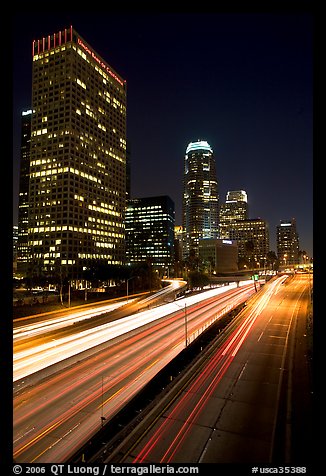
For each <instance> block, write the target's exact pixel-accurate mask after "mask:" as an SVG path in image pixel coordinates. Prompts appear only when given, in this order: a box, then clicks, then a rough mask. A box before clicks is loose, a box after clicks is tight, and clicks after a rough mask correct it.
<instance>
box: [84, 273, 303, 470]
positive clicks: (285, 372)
mask: <svg viewBox="0 0 326 476" xmlns="http://www.w3.org/2000/svg"><path fill="white" fill-rule="evenodd" d="M310 279H311V277H310V276H308V275H295V276H294V277H292V278H287V279H286V281H285V277H284V276H281V277H277V278H275V279H273V280H272V281H270V282H269V283H268V284H266V285H265V286H264V288H263V289H262V290H261V291H260V292H259V293H258V294H257V295H256V296H255V297H254V298H253V299H251V300H250V301H249V303H248V305H247V307H246V308H245V309H244V310H243V311H242V312H241V313H240V315H239V316H238V317H237V318H236V319H235V322H233V321H232V323H231V325H230V326H229V327H230V328H229V330H228V332H226V333H225V334H224V335H222V336H220V337H218V338H217V339H216V342H215V344H214V346H213V347H212V348H210V349H209V350H208V351H207V352H206V353H204V355H201V356H200V358H199V359H198V360H197V362H196V364H193V365H192V367H191V369H190V370H189V371H188V372H187V373H186V374H185V375H183V376H182V377H181V378H180V381H179V382H178V383H176V384H174V385H173V386H172V388H171V389H170V390H169V391H168V392H167V393H165V394H164V395H162V398H160V400H159V403H158V404H157V405H156V406H155V407H154V408H152V409H151V410H150V411H149V412H148V414H147V415H145V416H144V417H143V420H142V422H141V423H140V424H139V425H138V426H137V427H136V428H134V429H133V430H132V431H131V432H130V433H129V435H128V437H127V438H126V439H125V440H124V441H123V443H121V444H120V445H119V446H118V447H117V448H116V449H115V450H114V451H113V452H111V453H108V454H106V453H103V450H102V453H100V454H98V455H97V457H96V458H95V459H93V461H103V462H115V463H117V462H119V463H134V464H135V463H254V464H257V463H270V462H273V461H274V459H275V458H277V457H279V454H278V456H277V455H276V447H277V444H276V442H278V441H279V440H281V446H282V448H281V453H282V455H281V462H283V463H284V462H288V463H289V462H291V454H292V453H291V451H292V446H293V444H292V440H293V439H294V435H292V431H293V430H292V424H293V425H296V427H300V424H299V425H298V422H297V423H295V422H292V424H291V418H290V416H291V414H292V406H293V402H295V401H297V400H299V399H300V395H301V394H302V393H304V392H307V389H306V387H302V388H300V384H298V387H297V391H298V392H297V394H296V395H292V391H293V388H292V381H293V380H294V379H293V368H295V365H294V355H295V354H294V352H295V351H294V349H297V346H296V338H297V337H296V329H297V327H298V328H299V329H300V332H301V333H302V334H301V335H300V336H299V337H298V338H299V339H301V340H302V339H304V338H305V334H304V332H305V324H304V322H305V319H306V315H307V308H308V303H309V301H310V297H309V296H310V288H311V282H310ZM299 324H300V326H299ZM298 352H299V351H298ZM302 357H303V355H302V356H301V358H302ZM296 372H297V373H296V376H297V380H299V381H300V379H301V377H302V375H301V374H300V372H303V369H302V370H301V369H297V370H296ZM284 389H285V390H284ZM308 393H309V392H308ZM301 410H302V408H301ZM304 410H306V409H304ZM281 413H283V414H284V417H283V420H282V421H281V420H280V414H281ZM299 413H300V412H299ZM303 413H305V411H304V412H302V413H301V415H299V416H298V418H299V419H300V418H303V421H305V417H304V415H303ZM301 426H302V424H301ZM301 430H302V433H300V435H297V436H296V437H297V439H303V441H305V442H306V443H307V442H309V439H310V440H311V437H312V432H311V428H310V432H309V426H308V427H307V428H303V429H301ZM301 447H304V445H303V443H302V442H301ZM279 450H280V449H279V448H278V450H277V451H279ZM105 451H106V450H105ZM306 451H308V445H307V446H306ZM282 458H283V459H282ZM301 458H303V459H304V456H303V455H301ZM292 462H293V460H292ZM310 462H311V461H310Z"/></svg>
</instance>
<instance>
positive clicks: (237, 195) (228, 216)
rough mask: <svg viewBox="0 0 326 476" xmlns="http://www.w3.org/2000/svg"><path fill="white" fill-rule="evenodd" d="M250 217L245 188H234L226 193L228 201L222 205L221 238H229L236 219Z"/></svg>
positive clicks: (220, 218)
mask: <svg viewBox="0 0 326 476" xmlns="http://www.w3.org/2000/svg"><path fill="white" fill-rule="evenodd" d="M247 219H248V200H247V193H246V192H245V191H244V190H233V191H229V192H227V194H226V201H225V203H222V204H221V206H220V217H219V224H220V228H219V231H220V238H223V239H229V238H230V230H231V229H232V226H233V224H234V222H235V221H237V220H247Z"/></svg>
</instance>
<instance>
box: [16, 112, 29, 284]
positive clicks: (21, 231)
mask: <svg viewBox="0 0 326 476" xmlns="http://www.w3.org/2000/svg"><path fill="white" fill-rule="evenodd" d="M31 124H32V110H31V109H28V110H26V111H23V112H22V115H21V142H20V170H19V201H18V241H17V273H18V274H20V275H21V276H25V275H26V272H27V263H28V256H29V254H28V208H29V166H30V150H31V147H30V146H31Z"/></svg>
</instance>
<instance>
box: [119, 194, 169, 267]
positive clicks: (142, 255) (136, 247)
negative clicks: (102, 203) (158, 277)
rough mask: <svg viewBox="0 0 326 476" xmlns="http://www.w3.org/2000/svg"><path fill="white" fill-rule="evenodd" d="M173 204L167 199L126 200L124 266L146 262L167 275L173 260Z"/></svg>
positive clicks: (160, 197)
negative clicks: (125, 264) (125, 262)
mask: <svg viewBox="0 0 326 476" xmlns="http://www.w3.org/2000/svg"><path fill="white" fill-rule="evenodd" d="M174 224H175V207H174V202H173V201H172V200H171V198H170V197H168V196H167V195H163V196H158V197H145V198H134V199H131V200H128V204H127V210H126V257H127V263H130V264H131V263H142V262H148V261H150V262H151V264H152V265H153V267H154V269H157V270H158V271H162V272H164V274H166V273H167V271H168V268H169V267H170V266H171V265H172V264H173V257H174Z"/></svg>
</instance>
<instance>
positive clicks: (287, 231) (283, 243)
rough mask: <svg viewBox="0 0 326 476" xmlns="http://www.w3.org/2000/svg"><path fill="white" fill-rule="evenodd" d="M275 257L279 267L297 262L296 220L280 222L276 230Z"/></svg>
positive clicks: (297, 239) (297, 237)
mask: <svg viewBox="0 0 326 476" xmlns="http://www.w3.org/2000/svg"><path fill="white" fill-rule="evenodd" d="M276 247H277V257H278V259H279V262H280V264H281V265H285V266H286V265H289V264H297V263H298V262H299V235H298V232H297V226H296V220H295V219H294V218H292V220H288V221H285V220H281V221H280V224H279V225H277V230H276Z"/></svg>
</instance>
